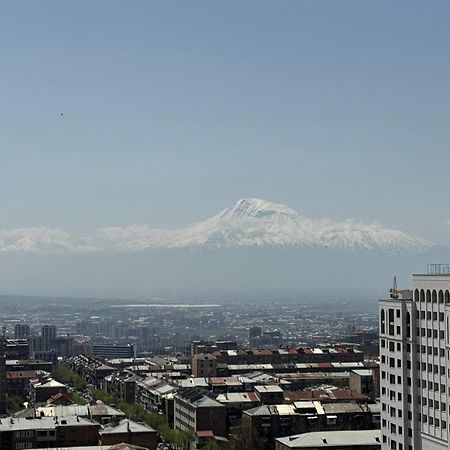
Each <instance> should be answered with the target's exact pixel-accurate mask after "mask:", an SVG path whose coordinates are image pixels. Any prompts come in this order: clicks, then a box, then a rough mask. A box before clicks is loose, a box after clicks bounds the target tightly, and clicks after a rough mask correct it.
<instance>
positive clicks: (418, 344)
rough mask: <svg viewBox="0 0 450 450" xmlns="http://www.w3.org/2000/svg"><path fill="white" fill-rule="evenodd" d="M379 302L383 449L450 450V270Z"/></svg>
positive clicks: (417, 278)
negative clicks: (449, 421)
mask: <svg viewBox="0 0 450 450" xmlns="http://www.w3.org/2000/svg"><path fill="white" fill-rule="evenodd" d="M395 284H396V283H394V287H393V288H392V289H391V290H390V298H389V299H387V300H380V302H379V316H380V321H379V322H380V325H379V326H380V384H381V386H380V388H381V393H380V396H381V433H382V449H386V450H387V449H394V450H413V449H414V450H438V449H439V450H440V449H448V446H449V435H448V420H449V419H448V414H449V407H450V405H449V402H448V398H449V395H450V391H449V390H450V332H449V327H450V266H449V265H444V264H430V265H429V266H428V270H427V273H425V274H415V275H413V286H412V289H411V290H399V289H397V288H396V286H395Z"/></svg>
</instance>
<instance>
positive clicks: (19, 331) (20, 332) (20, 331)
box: [14, 323, 30, 339]
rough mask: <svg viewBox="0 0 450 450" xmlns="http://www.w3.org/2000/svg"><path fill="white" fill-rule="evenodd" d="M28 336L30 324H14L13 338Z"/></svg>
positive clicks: (25, 337)
mask: <svg viewBox="0 0 450 450" xmlns="http://www.w3.org/2000/svg"><path fill="white" fill-rule="evenodd" d="M29 336H30V325H28V324H26V323H16V324H15V325H14V338H15V339H27V338H28V337H29Z"/></svg>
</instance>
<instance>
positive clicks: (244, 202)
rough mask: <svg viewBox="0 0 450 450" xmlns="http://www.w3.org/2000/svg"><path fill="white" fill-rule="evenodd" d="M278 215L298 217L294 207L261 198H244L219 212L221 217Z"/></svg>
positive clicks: (237, 217)
mask: <svg viewBox="0 0 450 450" xmlns="http://www.w3.org/2000/svg"><path fill="white" fill-rule="evenodd" d="M276 215H282V216H290V217H298V216H299V214H298V213H297V211H295V210H294V209H292V208H290V207H289V206H287V205H283V204H281V203H272V202H269V201H267V200H262V199H259V198H242V199H240V200H238V201H237V202H236V204H235V205H234V206H232V207H230V208H227V209H225V210H223V211H222V212H221V213H219V217H220V218H230V219H231V218H233V219H241V218H246V217H255V218H264V217H272V216H276Z"/></svg>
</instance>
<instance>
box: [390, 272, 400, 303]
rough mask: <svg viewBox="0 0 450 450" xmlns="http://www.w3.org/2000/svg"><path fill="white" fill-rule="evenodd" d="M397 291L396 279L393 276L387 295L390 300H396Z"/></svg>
mask: <svg viewBox="0 0 450 450" xmlns="http://www.w3.org/2000/svg"><path fill="white" fill-rule="evenodd" d="M398 294H399V290H398V289H397V277H396V276H394V282H393V283H392V287H391V288H390V289H389V295H390V296H391V298H394V299H398Z"/></svg>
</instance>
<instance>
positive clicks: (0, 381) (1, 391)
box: [0, 336, 6, 414]
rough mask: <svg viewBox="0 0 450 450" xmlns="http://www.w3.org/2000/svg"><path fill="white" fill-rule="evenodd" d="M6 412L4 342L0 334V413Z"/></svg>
mask: <svg viewBox="0 0 450 450" xmlns="http://www.w3.org/2000/svg"><path fill="white" fill-rule="evenodd" d="M5 412H6V342H5V338H4V336H0V414H5Z"/></svg>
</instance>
